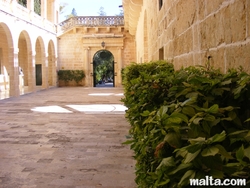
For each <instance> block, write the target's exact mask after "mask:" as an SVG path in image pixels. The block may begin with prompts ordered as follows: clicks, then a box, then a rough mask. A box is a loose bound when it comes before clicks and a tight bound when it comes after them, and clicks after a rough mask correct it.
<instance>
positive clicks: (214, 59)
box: [123, 0, 250, 71]
mask: <svg viewBox="0 0 250 188" xmlns="http://www.w3.org/2000/svg"><path fill="white" fill-rule="evenodd" d="M123 8H124V19H125V29H127V30H129V33H130V34H131V35H132V36H134V37H135V42H136V61H137V62H138V63H141V62H147V61H151V60H158V59H165V60H168V61H170V62H172V63H173V64H174V65H175V67H176V68H180V67H181V66H184V67H185V66H189V65H201V64H203V65H204V64H205V63H206V62H207V61H208V59H209V61H210V64H211V65H212V66H214V67H217V68H220V69H221V70H222V71H225V70H227V69H228V68H231V67H239V66H242V67H244V68H245V70H247V71H250V1H249V0H154V1H152V0H123Z"/></svg>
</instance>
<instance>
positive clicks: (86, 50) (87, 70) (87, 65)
mask: <svg viewBox="0 0 250 188" xmlns="http://www.w3.org/2000/svg"><path fill="white" fill-rule="evenodd" d="M89 50H90V48H89V47H87V48H84V69H85V70H84V71H85V75H86V77H85V86H87V87H90V86H91V84H92V80H93V76H92V75H91V74H93V72H92V70H91V68H90V65H92V64H90V63H91V62H90V61H89Z"/></svg>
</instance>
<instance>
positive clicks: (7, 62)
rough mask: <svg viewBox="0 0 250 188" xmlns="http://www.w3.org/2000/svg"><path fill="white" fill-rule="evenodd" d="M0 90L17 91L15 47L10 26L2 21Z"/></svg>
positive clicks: (0, 26)
mask: <svg viewBox="0 0 250 188" xmlns="http://www.w3.org/2000/svg"><path fill="white" fill-rule="evenodd" d="M0 36H1V37H0V92H9V95H10V96H15V95H17V94H16V93H15V83H14V81H15V77H14V76H15V71H14V48H13V46H14V45H13V38H12V35H11V31H10V29H9V27H8V26H7V25H6V24H5V23H0Z"/></svg>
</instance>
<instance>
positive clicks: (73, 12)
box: [65, 8, 77, 19]
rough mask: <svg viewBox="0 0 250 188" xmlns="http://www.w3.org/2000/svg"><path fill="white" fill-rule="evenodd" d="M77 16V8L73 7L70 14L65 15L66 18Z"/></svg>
mask: <svg viewBox="0 0 250 188" xmlns="http://www.w3.org/2000/svg"><path fill="white" fill-rule="evenodd" d="M75 16H77V12H76V9H75V8H73V9H72V11H71V14H69V15H67V16H65V17H66V19H68V18H72V17H75Z"/></svg>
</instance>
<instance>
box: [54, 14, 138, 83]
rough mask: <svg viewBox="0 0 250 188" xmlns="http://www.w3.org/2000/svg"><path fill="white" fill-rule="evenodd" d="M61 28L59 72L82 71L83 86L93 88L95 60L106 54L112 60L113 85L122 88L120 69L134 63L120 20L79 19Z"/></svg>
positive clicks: (130, 42)
mask: <svg viewBox="0 0 250 188" xmlns="http://www.w3.org/2000/svg"><path fill="white" fill-rule="evenodd" d="M60 28H61V31H60V32H59V33H58V61H59V62H60V63H59V69H73V70H84V71H85V74H86V78H85V86H89V87H93V86H94V83H93V81H94V78H93V73H94V70H93V69H94V66H93V59H94V56H95V54H96V53H97V52H98V51H100V50H105V51H106V50H107V51H109V52H111V53H112V54H113V56H114V73H115V83H114V85H115V87H120V86H121V70H122V68H123V67H125V66H126V65H128V64H129V63H131V62H132V61H135V54H134V52H135V41H134V37H133V36H132V35H131V34H130V33H129V32H128V31H126V30H125V29H124V19H123V16H105V17H102V16H87V17H81V16H78V17H74V18H70V19H68V20H65V21H64V22H62V23H60ZM102 45H103V46H102Z"/></svg>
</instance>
